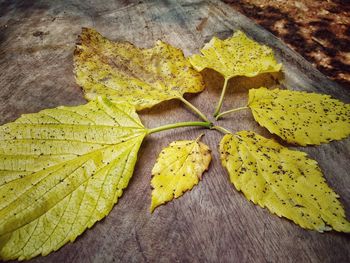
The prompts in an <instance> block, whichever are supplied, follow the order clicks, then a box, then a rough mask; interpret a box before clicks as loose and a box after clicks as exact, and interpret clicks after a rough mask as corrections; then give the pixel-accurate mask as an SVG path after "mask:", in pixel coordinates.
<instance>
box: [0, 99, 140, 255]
mask: <svg viewBox="0 0 350 263" xmlns="http://www.w3.org/2000/svg"><path fill="white" fill-rule="evenodd" d="M146 133H147V130H146V129H145V128H144V127H143V125H142V123H141V122H140V119H139V118H138V116H137V114H136V113H135V109H134V107H132V106H130V105H129V104H126V103H118V104H113V103H111V102H110V101H108V100H107V99H102V98H97V99H96V100H94V101H91V102H89V103H88V104H86V105H83V106H77V107H58V108H55V109H48V110H43V111H41V112H39V113H35V114H27V115H23V116H22V117H20V118H19V119H17V120H16V121H15V122H13V123H8V124H5V125H3V126H0V201H1V202H0V257H1V258H2V259H5V260H9V259H19V260H23V259H30V258H32V257H35V256H37V255H40V254H41V255H47V254H48V253H50V252H51V251H54V250H57V249H59V248H60V247H61V246H63V245H64V244H65V243H67V242H69V241H70V242H73V241H74V240H75V238H76V237H77V236H79V235H80V234H81V233H83V232H84V231H85V229H87V228H90V227H92V226H93V225H94V224H95V222H96V221H99V220H101V219H102V218H104V217H105V216H106V215H107V214H108V213H109V212H110V210H111V209H112V207H113V205H114V204H115V203H117V201H118V198H119V197H120V196H121V195H122V191H123V189H124V188H125V187H126V186H127V185H128V182H129V180H130V178H131V176H132V173H133V169H134V165H135V162H136V159H137V153H138V150H139V147H140V145H141V143H142V140H143V138H144V136H145V135H146Z"/></svg>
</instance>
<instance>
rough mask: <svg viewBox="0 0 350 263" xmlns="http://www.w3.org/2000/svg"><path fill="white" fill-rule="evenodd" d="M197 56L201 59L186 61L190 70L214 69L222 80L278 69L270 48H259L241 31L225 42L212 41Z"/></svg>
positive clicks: (215, 39) (278, 66) (194, 57)
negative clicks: (189, 63)
mask: <svg viewBox="0 0 350 263" xmlns="http://www.w3.org/2000/svg"><path fill="white" fill-rule="evenodd" d="M201 53H202V55H193V56H192V57H190V62H191V64H192V65H193V67H194V68H195V69H197V70H198V71H201V70H203V69H205V68H211V69H214V70H215V71H217V72H219V73H221V74H222V75H223V76H224V78H225V79H230V78H232V77H235V76H246V77H254V76H257V75H259V74H260V73H268V72H277V71H280V69H281V66H282V65H281V64H277V61H276V60H275V58H274V55H273V51H272V49H271V48H269V47H267V46H264V45H260V44H259V43H257V42H255V41H253V40H252V39H250V38H248V37H247V36H246V35H245V34H244V33H243V32H241V31H237V32H236V33H235V34H234V35H233V36H232V37H230V38H228V39H225V40H220V39H218V38H216V37H213V38H212V39H211V40H210V42H209V43H207V44H206V45H205V46H204V47H203V49H202V50H201Z"/></svg>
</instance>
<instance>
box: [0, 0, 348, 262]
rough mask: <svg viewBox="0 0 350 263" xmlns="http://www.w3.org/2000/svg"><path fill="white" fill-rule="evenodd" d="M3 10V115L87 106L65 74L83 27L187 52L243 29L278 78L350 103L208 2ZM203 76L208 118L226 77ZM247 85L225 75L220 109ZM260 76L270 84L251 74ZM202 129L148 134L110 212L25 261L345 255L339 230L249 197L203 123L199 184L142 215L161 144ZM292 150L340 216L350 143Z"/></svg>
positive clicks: (339, 258) (184, 116)
mask: <svg viewBox="0 0 350 263" xmlns="http://www.w3.org/2000/svg"><path fill="white" fill-rule="evenodd" d="M0 15H1V17H0V26H1V27H0V72H1V75H0V87H1V90H0V114H1V115H0V116H1V118H0V122H1V123H5V122H8V121H11V120H14V119H15V118H17V117H19V116H20V114H22V113H28V112H36V111H38V110H40V109H44V108H48V107H55V106H58V105H78V104H82V103H84V102H85V101H84V99H83V97H82V93H81V91H80V88H79V87H78V86H77V85H76V84H75V81H74V77H73V73H72V69H73V67H72V53H73V50H74V44H75V40H76V37H77V35H78V34H79V33H80V30H81V27H94V28H96V29H97V30H98V31H100V32H101V33H102V34H103V35H105V36H107V37H109V38H111V39H115V40H128V41H130V42H133V43H135V44H136V45H139V46H143V47H146V46H151V45H152V44H153V43H154V42H155V41H156V40H157V39H162V40H164V41H167V42H169V43H171V44H173V45H175V46H177V47H179V48H181V49H183V50H184V52H185V54H186V55H189V54H192V53H195V52H198V50H199V49H200V47H201V46H202V45H203V44H204V43H205V42H206V41H208V40H209V39H210V38H212V36H214V35H216V36H219V37H227V36H229V35H231V34H232V32H233V31H235V30H237V29H241V30H243V31H245V32H246V33H247V34H249V35H250V36H251V37H253V38H255V39H256V40H258V41H260V42H264V43H266V44H268V45H270V46H271V47H273V49H274V50H275V52H276V54H277V56H278V59H279V60H280V61H281V62H283V64H284V72H285V80H284V85H285V86H288V87H289V88H293V89H298V90H307V91H316V92H321V93H327V94H330V95H332V96H334V97H335V98H338V99H341V100H343V101H346V102H349V101H350V96H349V95H350V94H349V91H347V90H345V89H342V88H341V87H340V86H338V85H336V84H335V83H334V82H331V81H329V80H328V79H327V78H325V77H324V76H323V75H322V74H320V73H319V72H318V71H316V70H315V69H314V68H312V67H311V65H310V64H308V63H307V62H306V61H305V60H304V59H303V58H302V57H300V56H299V55H298V54H296V53H295V52H293V51H291V50H290V49H289V48H287V47H286V46H285V45H284V44H283V43H282V42H280V41H279V40H278V39H276V38H275V37H273V36H272V35H271V34H270V33H268V32H267V31H265V30H264V29H262V28H260V27H258V26H256V25H255V24H253V23H252V22H251V21H250V20H249V19H247V18H246V17H244V16H242V15H240V14H239V13H237V12H235V11H234V10H233V9H231V8H230V7H228V6H227V5H224V4H222V3H219V2H216V1H215V2H214V1H213V2H210V1H200V0H198V1H185V0H180V1H176V0H167V1H117V2H113V3H112V2H110V1H105V2H104V3H103V4H101V3H99V1H89V2H80V1H78V0H71V1H38V2H32V1H23V2H22V1H3V2H2V3H1V4H0ZM40 32H42V33H40ZM203 75H204V78H205V80H206V83H207V89H206V90H205V91H203V92H202V93H201V94H199V95H191V96H186V97H187V98H188V99H189V100H190V101H191V102H193V104H195V105H196V106H198V107H199V108H200V109H201V110H202V111H203V112H204V113H206V114H207V115H211V113H212V112H213V110H214V105H215V104H216V101H217V99H218V97H219V94H220V90H221V85H222V82H223V80H222V78H221V77H220V76H218V74H216V73H214V72H212V71H209V70H206V71H205V72H204V73H203ZM244 81H245V80H243V79H242V78H236V79H234V80H233V81H231V83H230V91H229V92H228V94H227V98H226V100H225V105H224V107H226V108H228V107H233V106H242V105H244V104H245V103H246V97H247V96H246V93H247V92H246V89H245V88H243V87H241V86H242V85H243V84H242V83H243V82H244ZM264 82H269V83H270V84H271V85H272V84H273V83H274V82H273V81H271V78H260V83H264ZM234 87H235V88H234ZM141 115H142V116H141V117H142V120H143V122H144V124H145V125H146V126H147V127H155V126H158V125H162V124H166V123H171V122H176V121H185V120H193V119H196V116H194V115H193V114H192V113H191V112H189V111H188V110H187V109H186V108H184V107H183V106H182V105H181V103H180V102H178V101H170V102H166V103H162V104H160V105H158V106H156V107H154V108H153V109H150V110H145V111H143V112H142V114H141ZM220 124H221V125H223V126H225V127H227V128H229V129H231V130H232V131H239V130H242V129H252V130H254V131H256V132H259V133H260V134H263V135H265V136H270V137H271V135H269V134H268V132H267V131H266V130H265V129H263V128H261V127H259V126H258V125H257V124H256V123H255V122H254V121H253V118H252V115H251V114H250V113H249V112H241V113H239V114H237V115H232V117H230V118H226V119H223V120H221V121H220ZM202 131H203V130H200V129H197V128H193V129H181V130H176V131H169V132H165V133H161V134H154V135H152V136H150V137H149V138H147V139H146V141H145V142H144V144H143V147H142V150H141V152H140V154H139V162H138V164H137V167H136V171H135V174H134V177H133V179H132V181H131V183H130V185H129V187H128V189H127V190H126V191H125V193H124V196H123V197H122V198H121V199H120V201H119V204H118V205H116V206H115V208H114V209H113V211H112V212H111V214H110V215H109V216H108V217H107V218H106V219H104V220H103V221H102V222H99V223H97V224H96V225H95V226H94V227H93V228H92V229H91V230H88V231H86V232H85V233H84V234H83V235H82V236H81V237H79V238H78V239H77V240H76V242H75V243H73V244H68V245H66V246H64V247H63V248H62V249H60V250H59V251H57V252H55V253H52V254H50V255H49V256H47V257H45V258H43V257H38V258H36V259H34V260H33V262H71V261H75V262H110V261H120V262H124V261H127V262H129V261H131V262H143V261H144V262H148V261H150V262H153V261H160V262H174V261H179V262H217V261H222V262H232V261H234V262H280V261H282V262H321V261H322V262H349V261H350V242H349V237H348V236H346V235H344V234H339V233H335V232H331V233H326V234H319V233H316V232H312V231H305V230H303V229H301V228H299V227H298V226H296V225H294V224H292V223H290V222H289V221H287V220H285V219H280V218H278V217H276V216H273V215H271V214H270V213H269V212H268V211H266V210H264V209H261V208H259V207H256V206H254V205H253V204H252V203H250V202H248V201H246V200H245V198H244V197H243V195H242V194H240V193H238V192H237V191H236V190H235V189H234V187H233V186H232V185H231V184H230V183H229V181H228V176H227V173H226V171H225V170H224V169H223V168H222V167H221V165H220V161H219V155H218V153H217V151H216V148H217V144H218V143H219V140H220V138H221V137H222V135H221V134H219V133H218V132H216V131H206V136H205V137H204V138H203V141H204V142H205V143H207V144H208V145H210V147H211V148H212V149H213V162H212V164H211V167H210V170H209V172H207V173H206V174H204V177H203V181H202V182H201V183H200V184H199V185H198V186H196V187H195V188H194V189H193V190H192V191H191V192H188V193H186V194H185V195H184V196H183V197H181V198H180V199H178V200H175V201H174V202H171V203H169V204H168V205H166V206H163V207H160V208H158V209H156V210H155V212H154V214H152V215H151V214H150V213H149V206H150V193H151V189H150V186H149V185H150V175H151V169H152V166H153V163H154V162H155V159H156V157H157V155H158V153H159V152H160V150H161V148H162V147H165V146H166V145H168V144H169V143H170V142H171V141H173V140H176V139H191V138H196V137H197V136H198V135H199V133H200V132H202ZM300 149H302V150H304V151H306V152H307V153H309V154H310V156H311V157H312V158H315V159H316V160H318V161H319V163H320V166H321V168H322V170H323V171H324V174H325V176H326V178H327V181H328V182H329V184H330V185H331V186H332V187H333V189H334V190H335V191H336V192H337V193H339V194H340V195H341V196H342V198H341V201H342V202H343V203H344V205H345V208H346V211H347V214H348V215H349V213H350V189H349V187H348V186H349V185H350V177H349V172H348V171H349V170H350V163H349V161H348V160H350V140H349V139H347V140H342V141H338V142H332V143H331V144H328V145H322V146H319V147H304V148H300Z"/></svg>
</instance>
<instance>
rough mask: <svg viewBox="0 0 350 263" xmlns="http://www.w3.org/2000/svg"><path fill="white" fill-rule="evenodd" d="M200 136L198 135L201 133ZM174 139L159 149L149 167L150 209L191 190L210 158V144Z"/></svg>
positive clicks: (205, 168)
mask: <svg viewBox="0 0 350 263" xmlns="http://www.w3.org/2000/svg"><path fill="white" fill-rule="evenodd" d="M200 137H201V136H200ZM200 137H199V138H198V139H197V140H194V141H175V142H172V143H171V144H170V145H169V146H168V147H166V148H165V149H163V150H162V152H161V153H160V154H159V156H158V159H157V162H156V164H155V165H154V167H153V170H152V175H153V178H152V181H151V185H152V187H153V188H154V189H153V191H152V204H151V211H152V212H153V210H154V209H155V208H156V207H157V206H160V205H162V204H164V203H166V202H169V201H171V200H172V199H173V198H178V197H179V196H182V195H183V194H184V192H186V191H188V190H191V189H192V188H193V186H194V185H197V184H198V182H199V180H200V179H201V178H202V174H203V173H204V172H205V171H206V170H207V169H208V166H209V163H210V161H211V154H210V150H209V147H208V146H207V145H205V144H204V143H202V142H199V139H200Z"/></svg>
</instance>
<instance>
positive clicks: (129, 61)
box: [74, 28, 204, 110]
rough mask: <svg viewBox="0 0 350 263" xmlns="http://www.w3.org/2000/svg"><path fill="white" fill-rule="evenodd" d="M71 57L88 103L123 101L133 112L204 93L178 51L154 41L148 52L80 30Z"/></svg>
mask: <svg viewBox="0 0 350 263" xmlns="http://www.w3.org/2000/svg"><path fill="white" fill-rule="evenodd" d="M80 41H81V43H80V44H77V46H76V50H75V53H74V65H75V74H76V80H77V83H78V84H79V85H80V86H82V88H83V89H84V92H85V97H86V98H87V99H88V100H91V99H93V98H95V97H96V96H97V95H103V96H107V98H109V99H110V100H112V101H127V102H129V103H131V104H133V105H134V106H135V107H136V109H137V110H141V109H144V108H149V107H152V106H153V105H155V104H157V103H160V102H162V101H165V100H170V99H173V98H181V97H182V96H183V94H184V93H186V92H189V93H197V92H200V91H202V90H203V89H204V83H203V80H202V77H201V75H200V74H199V73H198V72H196V71H195V70H194V69H193V68H192V67H191V64H190V63H189V62H188V61H187V59H185V57H184V55H183V53H182V51H181V50H179V49H177V48H175V47H173V46H171V45H169V44H167V43H164V42H162V41H157V43H156V45H155V46H154V47H153V48H150V49H141V48H137V47H135V46H134V45H132V44H130V43H127V42H112V41H110V40H108V39H107V38H104V37H103V36H101V35H100V34H99V33H98V32H96V31H95V30H93V29H88V28H84V29H83V31H82V33H81V35H80Z"/></svg>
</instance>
